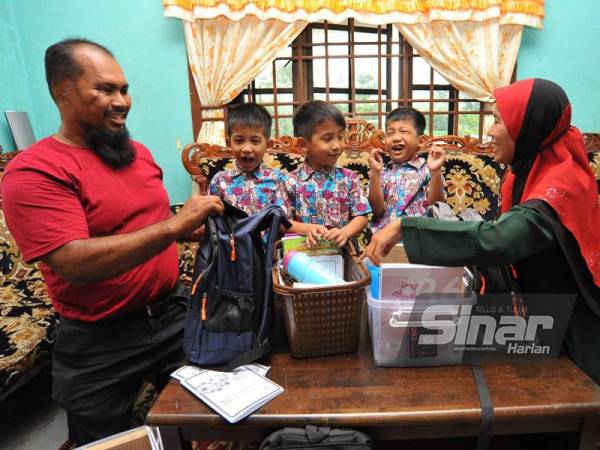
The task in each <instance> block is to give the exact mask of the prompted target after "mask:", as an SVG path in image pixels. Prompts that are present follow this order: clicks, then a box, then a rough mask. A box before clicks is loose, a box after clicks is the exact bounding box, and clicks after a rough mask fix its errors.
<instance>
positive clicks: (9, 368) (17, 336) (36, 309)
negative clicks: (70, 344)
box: [0, 211, 58, 399]
mask: <svg viewBox="0 0 600 450" xmlns="http://www.w3.org/2000/svg"><path fill="white" fill-rule="evenodd" d="M57 321H58V317H57V314H56V313H55V312H54V310H53V309H52V303H51V300H50V297H49V296H48V293H47V290H46V285H45V283H44V280H43V277H42V274H41V272H40V271H39V270H38V268H37V265H36V264H26V263H25V262H24V261H23V259H22V258H21V252H20V250H19V249H18V248H17V246H16V244H15V241H14V239H13V238H12V236H11V235H10V233H9V231H8V229H7V227H6V223H5V222H4V214H3V213H2V211H0V399H2V398H3V397H4V396H5V395H7V394H8V393H9V392H10V391H12V390H14V389H15V388H16V387H17V386H19V385H20V384H22V383H23V382H25V381H26V380H28V379H29V378H30V377H31V376H33V375H34V374H35V373H37V371H38V370H39V369H41V367H42V366H43V364H45V363H47V362H48V361H49V353H50V345H51V344H52V342H53V340H54V330H55V328H56V324H57Z"/></svg>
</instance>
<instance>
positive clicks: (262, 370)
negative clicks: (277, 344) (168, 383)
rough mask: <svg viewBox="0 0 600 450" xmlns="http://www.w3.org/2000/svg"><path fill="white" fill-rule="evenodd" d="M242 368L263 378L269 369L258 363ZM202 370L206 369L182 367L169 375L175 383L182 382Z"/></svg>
mask: <svg viewBox="0 0 600 450" xmlns="http://www.w3.org/2000/svg"><path fill="white" fill-rule="evenodd" d="M243 367H245V368H246V369H250V370H252V371H253V372H256V373H257V374H259V375H260V376H263V377H264V376H266V375H267V372H268V371H269V370H270V369H271V367H269V366H264V365H262V364H258V363H252V364H246V365H245V366H243ZM204 370H206V369H203V368H202V367H198V366H182V367H180V368H179V369H177V370H176V371H174V372H173V373H171V376H172V377H173V378H175V379H176V380H177V381H183V380H187V379H188V378H191V377H193V376H194V375H197V374H199V373H200V372H202V371H204Z"/></svg>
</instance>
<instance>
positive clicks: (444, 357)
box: [367, 274, 477, 367]
mask: <svg viewBox="0 0 600 450" xmlns="http://www.w3.org/2000/svg"><path fill="white" fill-rule="evenodd" d="M468 275H469V274H466V278H467V279H466V281H467V284H470V283H471V281H472V280H470V279H468ZM465 291H466V292H465V293H463V294H460V293H457V294H420V295H419V296H418V297H417V298H416V299H415V298H413V299H409V298H404V299H381V300H380V299H375V298H373V297H372V296H371V295H370V293H369V295H368V296H367V303H368V309H369V330H370V335H371V343H372V346H373V359H374V360H375V365H377V366H388V367H423V366H443V365H451V364H460V363H461V362H462V359H463V350H462V348H455V346H454V340H453V339H452V340H450V341H449V342H447V343H433V344H430V343H427V342H425V343H424V341H427V340H430V341H435V342H438V341H439V339H437V338H435V337H434V336H435V335H438V334H442V333H447V334H448V335H450V334H453V333H454V332H455V331H456V326H457V324H458V318H459V314H460V307H461V306H462V305H474V304H475V303H476V302H477V297H476V296H475V295H474V294H473V293H472V292H471V289H470V287H467V288H465ZM432 306H433V307H435V319H436V322H431V321H428V320H423V313H424V312H425V311H426V310H427V308H429V307H432ZM426 319H427V317H426ZM425 335H430V336H431V337H428V338H423V339H421V337H422V336H425Z"/></svg>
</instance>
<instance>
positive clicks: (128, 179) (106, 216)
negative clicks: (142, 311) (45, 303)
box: [2, 137, 178, 321]
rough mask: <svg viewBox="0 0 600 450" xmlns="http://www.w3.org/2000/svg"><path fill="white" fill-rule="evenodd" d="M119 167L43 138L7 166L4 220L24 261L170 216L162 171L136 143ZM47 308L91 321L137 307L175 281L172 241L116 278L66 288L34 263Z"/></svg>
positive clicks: (3, 183)
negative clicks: (129, 157) (128, 158)
mask: <svg viewBox="0 0 600 450" xmlns="http://www.w3.org/2000/svg"><path fill="white" fill-rule="evenodd" d="M132 142H133V145H134V147H135V150H136V159H135V161H134V162H133V163H132V164H131V165H129V166H127V167H125V168H121V169H113V168H111V167H110V166H108V165H106V164H105V163H104V162H102V160H100V158H99V157H98V156H96V154H95V153H94V152H93V151H91V150H89V149H85V148H78V147H72V146H69V145H66V144H63V143H61V142H59V141H58V140H56V139H54V138H53V137H47V138H45V139H42V140H41V141H39V142H38V143H36V144H34V145H33V146H31V147H30V148H28V149H27V150H25V151H24V152H23V153H21V154H20V155H19V156H17V157H16V158H15V159H14V160H13V161H11V162H10V164H8V166H7V168H6V170H5V172H4V176H3V177H2V204H3V211H4V217H5V219H6V223H7V225H8V228H9V229H10V231H11V233H12V234H13V236H14V238H15V240H16V241H17V244H18V245H19V248H20V249H21V251H22V253H23V257H24V259H25V261H27V262H31V261H35V260H38V259H40V258H41V257H43V256H44V255H46V254H48V253H49V252H51V251H53V250H55V249H57V248H59V247H61V246H63V245H65V244H67V243H68V242H70V241H73V240H76V239H86V238H90V237H102V236H112V235H116V234H124V233H130V232H133V231H137V230H140V229H142V228H145V227H147V226H149V225H152V224H155V223H157V222H160V221H163V220H166V219H168V218H169V215H170V211H169V198H168V195H167V192H166V191H165V188H164V186H163V184H162V171H161V169H160V167H158V166H157V165H156V163H155V162H154V159H153V158H152V155H151V154H150V152H149V151H148V149H147V148H146V147H144V146H143V145H142V144H140V143H138V142H135V141H132ZM40 268H41V270H42V273H43V275H44V279H45V281H46V284H47V285H48V291H49V293H50V297H51V298H52V303H53V306H54V309H56V311H58V313H59V314H61V315H63V316H65V317H68V318H71V319H78V320H85V321H96V320H99V319H102V318H105V317H108V316H112V315H115V314H122V313H125V312H127V311H130V310H133V309H138V308H142V307H144V306H145V305H146V304H150V303H152V302H153V301H154V300H156V299H158V298H160V297H161V296H163V295H164V294H166V293H167V292H168V291H169V290H170V289H171V288H172V287H173V286H174V285H175V283H176V281H177V276H178V263H177V248H176V244H175V243H173V244H171V245H169V247H167V248H166V249H165V250H163V251H162V252H160V253H159V254H157V255H156V256H154V257H153V258H150V259H149V260H148V261H146V262H144V263H142V264H140V265H139V266H137V267H135V268H133V269H132V270H129V271H128V272H125V273H124V274H122V275H119V276H116V277H113V278H107V279H105V280H102V281H99V282H97V283H91V284H87V285H85V286H73V285H72V284H69V283H68V282H66V281H65V280H63V279H62V278H60V277H59V276H58V275H57V274H56V273H54V272H53V271H52V269H50V267H48V266H47V265H46V264H44V263H40Z"/></svg>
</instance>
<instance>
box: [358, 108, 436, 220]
mask: <svg viewBox="0 0 600 450" xmlns="http://www.w3.org/2000/svg"><path fill="white" fill-rule="evenodd" d="M385 128H386V135H385V141H384V143H385V147H386V151H385V152H383V151H381V150H379V149H374V150H372V151H371V155H370V157H369V166H370V168H371V170H370V171H369V203H370V204H371V208H372V209H373V223H372V224H371V229H372V230H373V231H374V232H376V231H378V230H380V229H381V228H383V227H384V226H385V225H387V224H388V223H389V222H390V220H391V219H394V218H396V217H401V216H423V215H425V213H426V211H427V206H428V205H431V204H433V203H435V202H437V201H444V200H445V193H444V181H443V176H442V171H441V169H442V165H443V164H444V160H445V158H446V153H445V152H444V150H443V149H442V148H441V147H437V146H433V147H431V148H430V149H429V155H428V157H427V159H425V158H423V157H421V156H418V155H417V152H418V150H419V145H420V144H421V143H422V142H423V141H424V139H425V136H424V135H423V132H424V131H425V117H424V116H423V114H421V112H419V111H417V110H416V109H414V108H396V109H394V110H393V111H390V113H389V114H388V115H387V117H386V120H385ZM384 153H387V155H388V156H389V157H390V161H389V163H387V164H384V163H383V159H382V154H384Z"/></svg>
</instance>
